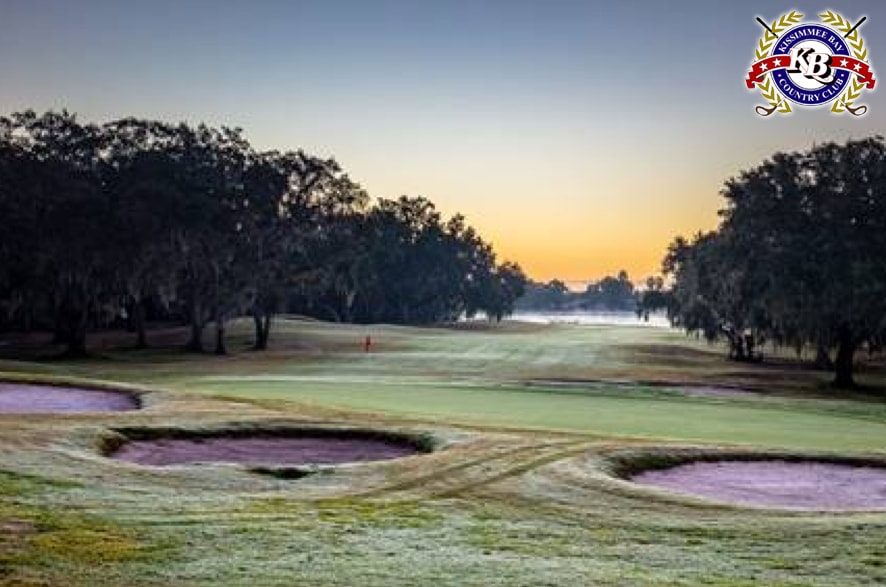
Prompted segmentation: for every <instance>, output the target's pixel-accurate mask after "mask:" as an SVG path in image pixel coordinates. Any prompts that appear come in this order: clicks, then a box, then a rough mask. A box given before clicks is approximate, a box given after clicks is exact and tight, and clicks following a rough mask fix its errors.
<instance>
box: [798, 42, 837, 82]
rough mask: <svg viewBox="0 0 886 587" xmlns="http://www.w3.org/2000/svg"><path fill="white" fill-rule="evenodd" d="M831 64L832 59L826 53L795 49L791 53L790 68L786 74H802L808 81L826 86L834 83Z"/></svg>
mask: <svg viewBox="0 0 886 587" xmlns="http://www.w3.org/2000/svg"><path fill="white" fill-rule="evenodd" d="M831 63H833V61H832V58H831V56H830V55H828V54H827V53H816V52H815V51H814V50H812V49H809V48H805V49H804V48H801V47H797V48H796V49H794V50H793V51H791V68H790V69H789V70H788V73H802V74H803V75H804V76H805V77H807V78H809V79H814V80H815V81H817V82H818V83H820V84H823V85H828V84H832V83H834V68H833V67H831Z"/></svg>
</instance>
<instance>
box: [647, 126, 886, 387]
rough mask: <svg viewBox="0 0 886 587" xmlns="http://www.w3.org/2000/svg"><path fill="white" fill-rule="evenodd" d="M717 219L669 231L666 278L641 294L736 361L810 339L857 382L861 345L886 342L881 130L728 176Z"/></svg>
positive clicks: (819, 355) (847, 383)
mask: <svg viewBox="0 0 886 587" xmlns="http://www.w3.org/2000/svg"><path fill="white" fill-rule="evenodd" d="M722 195H723V197H724V198H725V199H726V205H725V207H724V208H723V209H722V210H721V211H720V217H721V221H720V225H719V227H718V228H717V229H716V230H714V231H711V232H707V233H700V234H697V235H696V236H695V237H694V238H692V239H686V238H683V237H678V238H676V239H675V240H674V241H673V243H672V244H671V245H670V247H669V248H668V251H667V255H666V256H665V258H664V261H663V267H662V269H663V273H664V274H665V276H667V278H668V281H669V282H670V283H671V287H670V288H663V287H658V288H653V289H650V290H649V292H648V294H647V295H644V300H643V306H644V307H645V308H646V309H650V308H652V309H654V308H656V307H663V308H667V311H668V314H669V316H670V318H671V321H672V323H673V324H675V325H677V326H680V327H682V328H684V329H686V330H687V331H690V332H696V333H700V334H702V335H703V336H704V337H706V338H707V339H709V340H716V339H719V338H724V339H725V340H727V341H728V343H729V348H730V356H731V357H732V358H733V359H736V360H743V361H748V360H759V359H760V354H759V347H760V345H762V344H763V343H765V342H767V341H768V342H772V343H774V344H776V345H780V346H789V347H794V348H795V349H797V351H798V352H800V351H802V350H803V349H807V348H810V349H814V350H815V351H816V353H815V354H816V363H817V364H818V365H819V366H820V367H825V368H831V369H833V370H834V371H835V378H834V384H835V386H837V387H843V388H845V387H852V386H854V383H855V381H854V376H853V364H854V357H855V355H856V353H857V351H859V350H867V351H868V352H871V353H873V352H877V351H879V350H881V349H882V348H883V343H884V341H886V144H884V141H883V139H882V138H881V137H874V138H869V139H865V140H853V141H849V142H847V143H845V144H835V143H827V144H822V145H819V146H816V147H814V148H812V149H810V150H806V151H800V152H791V153H778V154H776V155H774V156H773V157H772V158H771V159H769V160H767V161H765V162H764V163H762V164H760V165H758V166H757V167H755V168H753V169H750V170H747V171H745V172H743V173H741V174H740V175H739V176H738V177H736V178H733V179H731V180H729V181H728V182H727V183H726V184H725V187H724V188H723V191H722Z"/></svg>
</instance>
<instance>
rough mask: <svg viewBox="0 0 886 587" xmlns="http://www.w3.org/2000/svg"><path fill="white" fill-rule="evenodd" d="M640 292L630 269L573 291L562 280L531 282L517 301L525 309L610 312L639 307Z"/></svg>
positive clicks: (519, 308) (518, 305)
mask: <svg viewBox="0 0 886 587" xmlns="http://www.w3.org/2000/svg"><path fill="white" fill-rule="evenodd" d="M638 301H639V292H638V291H637V290H636V288H635V287H634V284H633V283H632V282H631V279H630V277H629V276H628V273H627V271H624V270H622V271H619V272H618V275H616V276H612V275H607V276H605V277H603V278H602V279H600V280H598V281H592V282H590V283H588V284H587V286H586V287H585V290H584V291H581V292H573V291H570V289H569V287H568V286H567V285H566V284H565V283H564V282H563V281H561V280H559V279H553V280H551V281H548V282H547V283H539V282H530V283H529V284H528V285H527V286H526V293H525V294H524V295H523V297H522V298H520V299H519V300H517V305H516V307H517V309H518V310H523V311H554V312H570V311H611V312H633V311H635V310H636V309H637V303H638Z"/></svg>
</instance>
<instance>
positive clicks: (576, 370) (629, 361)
mask: <svg viewBox="0 0 886 587" xmlns="http://www.w3.org/2000/svg"><path fill="white" fill-rule="evenodd" d="M276 328H277V329H276V331H275V335H274V336H275V337H276V338H275V340H274V342H273V344H274V347H275V348H274V350H272V351H271V352H269V353H249V352H238V353H237V354H235V355H233V356H231V357H227V358H221V359H219V358H216V357H211V356H204V357H194V356H187V355H182V354H180V353H178V352H173V350H172V347H173V346H175V345H178V344H180V342H181V337H182V335H183V333H181V332H178V331H172V330H169V331H164V332H162V333H155V334H156V335H157V336H155V338H154V340H155V341H162V342H163V343H164V344H166V345H168V347H169V348H160V349H149V350H146V351H129V350H125V349H122V348H120V345H121V343H122V342H123V339H122V338H121V337H119V336H108V335H103V336H104V340H101V341H95V342H97V343H98V346H99V347H100V351H99V355H100V358H98V359H95V358H93V359H91V360H89V361H81V362H57V361H53V362H44V361H41V362H36V363H35V362H29V361H19V360H13V359H7V360H5V361H2V362H0V369H2V370H3V371H4V374H3V376H4V377H7V378H10V377H17V378H20V379H22V380H36V381H46V380H50V381H53V382H57V383H64V382H78V383H80V384H89V385H91V386H92V385H93V384H95V383H96V382H103V383H104V384H113V383H115V382H120V383H125V384H126V385H127V388H128V389H135V390H139V391H148V392H150V393H146V394H144V395H142V396H141V397H142V399H143V401H144V408H145V409H144V410H141V411H138V412H128V413H110V414H102V415H65V416H58V417H54V416H51V415H41V416H32V417H29V416H20V415H16V416H11V415H10V416H2V415H0V455H2V461H0V584H3V585H65V586H68V585H72V586H80V585H82V586H91V585H121V586H122V585H127V586H129V585H176V586H178V585H250V586H257V585H261V586H263V585H281V586H282V585H286V586H290V585H311V586H316V585H342V586H344V585H360V586H373V585H379V586H385V587H387V586H396V585H434V586H440V585H443V586H446V585H452V586H456V585H457V586H462V585H477V586H480V585H482V586H487V585H493V586H494V585H508V586H512V585H533V586H534V585H564V584H576V585H675V586H676V585H719V586H733V587H735V586H747V585H767V586H770V585H780V586H794V587H798V586H801V585H805V586H808V585H815V586H823V585H840V586H843V585H880V584H884V583H886V565H884V561H886V514H883V513H859V514H827V515H819V514H813V513H786V512H775V511H764V510H751V509H743V508H739V507H724V506H720V505H713V504H707V503H705V502H702V501H699V500H690V499H685V500H682V499H678V498H675V499H663V498H661V496H660V494H656V493H655V492H651V491H649V490H647V489H645V488H641V487H636V486H633V485H632V484H630V483H627V482H625V481H622V480H619V479H617V478H616V477H617V475H619V474H622V475H623V474H625V473H626V472H628V471H630V470H631V468H632V467H640V466H642V467H648V466H664V465H665V464H676V462H678V461H679V459H687V458H694V457H697V458H705V455H721V456H722V455H724V454H728V455H748V456H752V455H755V454H758V453H764V454H769V455H774V454H777V455H781V456H785V455H787V456H791V457H792V458H804V457H807V456H822V457H825V458H829V459H845V458H849V459H869V460H871V461H876V462H880V460H882V459H886V403H884V402H883V401H881V400H880V398H879V397H878V396H877V395H876V394H866V395H854V396H835V395H833V394H831V393H830V392H829V391H828V390H826V388H824V387H823V386H822V385H823V383H824V381H825V380H826V378H827V375H823V374H820V373H815V372H807V371H804V370H802V369H800V368H799V367H798V366H797V365H795V364H791V363H789V362H785V363H779V364H778V365H777V366H774V367H773V366H768V365H762V366H753V365H742V366H736V365H731V364H728V363H725V362H724V361H723V360H722V353H721V349H717V348H710V347H707V346H705V345H701V344H698V343H696V342H693V341H688V340H686V339H685V338H683V337H682V336H680V335H678V334H675V333H671V332H666V331H655V330H651V329H639V328H638V329H632V328H628V327H620V328H610V327H589V328H576V327H569V326H561V327H551V328H547V327H539V326H522V325H521V326H506V327H504V328H493V329H458V330H448V329H428V330H420V329H409V328H396V327H371V328H369V327H348V326H334V325H325V324H321V323H315V322H303V321H296V320H283V321H281V322H279V323H278V324H277V325H276ZM233 334H234V337H233V340H232V344H231V348H245V347H246V345H247V343H248V324H245V323H243V324H235V325H234V328H233ZM365 334H371V335H372V336H373V339H374V340H375V341H377V347H376V352H374V353H371V354H369V355H366V354H365V353H362V352H361V351H360V341H361V340H362V337H363V336H365ZM4 352H9V349H8V347H7V348H6V350H5V351H4ZM33 354H34V355H39V353H38V352H37V350H34V351H33ZM862 377H863V378H864V381H865V382H867V383H868V384H869V385H871V386H873V387H874V388H876V386H878V385H880V384H882V381H883V376H882V372H881V371H880V368H879V367H878V366H877V365H869V366H868V367H866V370H865V373H864V374H863V375H862ZM545 379H547V380H555V379H557V380H561V379H569V380H571V381H572V382H573V383H572V384H570V385H568V386H563V385H547V384H544V383H540V380H545ZM608 381H611V382H619V384H617V385H616V384H614V383H613V384H610V383H607V382H608ZM630 381H643V382H647V384H642V385H636V384H631V383H630ZM684 382H685V383H692V384H705V385H737V386H750V387H753V388H754V389H755V390H756V391H758V392H760V393H759V394H758V395H754V396H748V397H744V396H742V397H718V398H705V397H691V396H686V395H683V394H680V393H679V391H674V390H673V389H664V388H662V387H661V386H660V385H651V383H656V384H658V383H670V384H680V383H684ZM315 428H323V429H326V430H328V429H346V430H359V431H362V432H366V433H372V434H378V433H380V434H389V433H391V432H393V433H396V434H398V435H406V436H407V437H409V438H413V439H418V440H419V441H420V440H421V439H425V440H427V439H430V438H434V439H439V442H441V443H444V444H446V446H447V448H446V450H444V451H438V452H433V453H430V454H426V455H422V456H417V457H410V458H405V459H399V460H395V461H387V462H383V463H374V464H360V465H354V466H346V467H328V468H322V469H320V470H316V471H307V472H310V473H316V474H304V473H306V471H304V470H302V469H301V468H298V469H293V470H283V469H274V468H271V469H269V470H262V471H256V470H250V469H247V468H244V467H238V466H227V465H199V466H179V467H170V468H169V469H168V470H162V471H159V470H156V469H151V468H144V467H139V466H137V465H132V464H130V463H123V462H118V461H114V460H111V459H106V458H104V457H103V456H102V454H103V453H102V451H104V450H107V449H108V448H109V446H111V445H112V444H113V443H114V442H119V441H120V440H121V438H122V439H125V437H129V438H134V437H137V436H139V435H152V434H159V433H162V434H167V433H175V434H178V433H183V434H184V433H188V434H191V433H194V432H195V431H196V432H197V433H205V434H214V433H218V432H219V431H227V432H231V431H234V432H235V433H238V432H236V431H244V432H243V433H246V432H249V433H254V431H256V430H270V431H274V430H278V431H280V430H289V431H291V430H293V429H299V430H308V429H315ZM377 431H381V432H377ZM106 443H110V444H106ZM687 443H691V444H692V446H687ZM859 462H860V461H859ZM257 473H258V474H257Z"/></svg>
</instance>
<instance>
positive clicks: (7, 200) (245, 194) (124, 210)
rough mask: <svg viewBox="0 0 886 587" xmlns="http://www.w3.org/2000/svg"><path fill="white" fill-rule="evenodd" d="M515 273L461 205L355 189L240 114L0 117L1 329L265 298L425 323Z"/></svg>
mask: <svg viewBox="0 0 886 587" xmlns="http://www.w3.org/2000/svg"><path fill="white" fill-rule="evenodd" d="M524 283H525V277H524V275H523V273H522V271H521V270H520V268H519V267H518V266H517V265H514V264H512V263H501V264H500V263H498V262H497V260H496V255H495V253H494V251H493V249H492V247H491V246H490V245H489V244H488V243H486V242H485V241H483V239H482V238H481V237H480V236H479V235H478V234H477V233H476V231H474V229H472V228H471V227H470V226H468V225H467V224H466V223H465V219H464V218H463V217H462V216H459V215H456V216H454V217H452V218H448V219H446V218H443V217H442V216H441V214H440V213H439V212H438V211H437V210H436V209H435V208H434V205H433V204H432V203H431V202H430V201H428V200H426V199H423V198H408V197H401V198H400V199H397V200H385V199H380V200H378V201H377V202H376V203H374V204H373V203H371V202H370V198H369V195H368V194H367V193H366V192H365V191H364V190H363V189H362V188H361V187H360V186H359V185H358V184H357V183H355V182H354V181H352V180H351V179H350V178H349V177H348V175H347V174H345V173H344V172H343V170H342V169H341V168H340V166H339V165H338V164H337V163H336V162H335V161H334V160H332V159H322V158H318V157H314V156H311V155H308V154H306V153H304V152H302V151H293V152H278V151H269V152H259V151H257V150H255V149H254V148H253V147H252V146H251V145H250V144H249V142H248V141H247V140H246V139H245V138H244V136H243V134H242V131H240V130H239V129H230V128H226V127H222V128H211V127H208V126H205V125H199V126H192V125H188V124H167V123H163V122H156V121H149V120H137V119H132V118H130V119H124V120H118V121H115V122H111V123H108V124H104V125H94V124H81V123H80V122H79V121H78V120H77V119H76V117H75V116H73V115H71V114H68V113H67V112H62V113H55V112H49V113H46V114H43V115H38V114H35V113H34V112H32V111H28V112H23V113H16V114H13V115H11V116H9V117H4V118H0V331H3V330H6V331H9V330H24V331H30V330H33V329H51V330H52V331H54V332H55V337H56V342H58V343H64V344H65V345H66V346H67V348H68V351H69V352H70V353H72V354H82V353H85V352H86V333H87V331H88V330H89V329H95V328H109V327H116V326H120V325H121V324H122V323H124V322H125V323H126V324H127V325H128V326H129V327H131V328H132V329H133V331H134V332H135V333H136V343H137V345H138V346H144V345H146V344H147V342H148V341H147V337H146V322H147V321H149V320H151V319H155V320H167V321H168V320H179V321H181V322H182V323H187V324H188V325H189V326H190V332H191V336H190V342H189V344H188V348H189V349H191V350H195V351H200V350H202V349H203V332H204V330H205V328H206V327H207V325H209V324H214V325H215V350H216V352H218V353H224V352H225V323H226V322H227V321H228V320H229V319H230V318H232V317H235V316H239V315H244V314H249V315H251V316H252V319H253V321H254V324H255V348H256V349H263V348H266V347H267V344H268V338H269V335H270V329H271V324H272V318H273V316H274V314H275V313H277V312H280V311H286V312H293V313H303V314H307V315H311V316H315V317H320V318H325V319H333V320H340V321H354V322H362V323H374V322H392V323H406V324H429V323H438V322H444V321H450V320H455V319H457V318H458V317H459V316H461V315H462V314H467V315H473V314H475V313H478V312H483V313H485V314H487V315H488V316H491V317H494V318H498V319H500V318H501V317H502V316H504V315H506V314H508V313H510V312H511V311H512V310H513V304H514V300H515V299H516V298H517V297H519V296H520V295H521V293H522V290H523V285H524Z"/></svg>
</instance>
